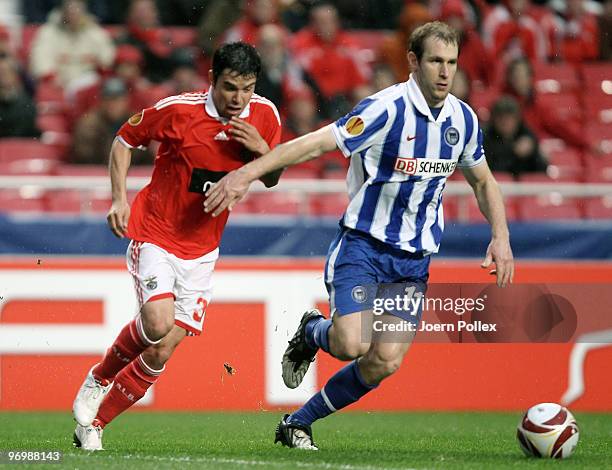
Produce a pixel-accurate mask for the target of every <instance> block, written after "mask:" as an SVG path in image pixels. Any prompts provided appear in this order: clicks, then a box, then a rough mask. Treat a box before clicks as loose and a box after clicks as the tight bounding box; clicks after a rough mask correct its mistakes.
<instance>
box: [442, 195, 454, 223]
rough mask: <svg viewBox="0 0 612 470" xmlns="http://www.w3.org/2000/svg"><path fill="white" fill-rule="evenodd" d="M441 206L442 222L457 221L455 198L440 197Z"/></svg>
mask: <svg viewBox="0 0 612 470" xmlns="http://www.w3.org/2000/svg"><path fill="white" fill-rule="evenodd" d="M442 205H443V207H444V221H445V222H449V221H454V220H457V197H456V196H442Z"/></svg>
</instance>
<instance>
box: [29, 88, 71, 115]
mask: <svg viewBox="0 0 612 470" xmlns="http://www.w3.org/2000/svg"><path fill="white" fill-rule="evenodd" d="M34 100H35V101H36V108H37V110H38V113H39V114H47V113H61V112H64V111H65V110H66V106H67V105H66V102H65V97H64V90H62V88H60V87H58V86H57V85H54V84H53V83H50V82H41V83H39V85H38V87H37V88H36V95H35V96H34Z"/></svg>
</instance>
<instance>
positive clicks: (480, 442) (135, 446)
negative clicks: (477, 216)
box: [0, 412, 612, 470]
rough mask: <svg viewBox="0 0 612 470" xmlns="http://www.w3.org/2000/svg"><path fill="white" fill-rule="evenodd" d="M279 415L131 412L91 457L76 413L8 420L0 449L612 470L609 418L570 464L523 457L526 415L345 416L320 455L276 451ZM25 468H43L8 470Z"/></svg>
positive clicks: (590, 425)
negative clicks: (520, 425)
mask: <svg viewBox="0 0 612 470" xmlns="http://www.w3.org/2000/svg"><path fill="white" fill-rule="evenodd" d="M280 416H281V413H272V412H262V413H152V412H130V413H127V414H125V415H122V416H120V417H119V418H117V420H116V421H114V422H113V423H111V424H110V425H109V426H108V427H107V429H106V430H105V433H104V447H105V448H106V450H105V451H103V452H96V453H87V452H83V451H81V450H79V449H75V448H73V447H72V432H73V429H74V424H73V421H72V417H71V416H70V415H69V414H68V413H0V450H9V449H10V450H17V449H19V450H62V451H64V460H63V462H62V464H61V465H52V466H51V467H50V468H81V469H87V468H92V469H98V468H122V469H130V470H131V469H140V468H151V469H158V468H185V467H189V468H198V469H220V470H223V469H232V468H256V469H262V470H265V469H285V468H287V469H307V470H308V469H313V470H314V469H329V470H334V469H338V470H368V469H372V470H374V469H400V468H401V469H404V468H429V469H439V468H442V469H444V468H449V469H468V468H469V469H482V468H495V469H498V468H520V469H523V468H527V469H529V468H541V467H546V468H594V469H595V468H597V469H603V468H612V415H610V414H607V415H606V414H589V413H578V414H576V418H577V421H578V425H579V426H580V431H581V435H580V443H579V445H578V449H577V450H576V452H575V454H574V455H573V456H572V457H571V458H570V459H568V460H564V461H555V460H541V459H528V458H526V457H524V456H523V455H522V453H521V451H520V449H519V447H518V444H517V442H516V438H515V427H516V424H517V422H518V421H519V419H520V414H519V413H475V412H474V413H472V412H464V413H382V412H372V413H353V412H344V413H337V414H335V415H333V416H330V417H328V418H327V419H325V420H322V421H319V422H318V423H316V424H315V426H314V438H315V442H316V443H317V444H318V445H319V447H320V450H319V451H318V452H307V451H300V450H295V449H287V448H282V447H281V446H280V444H277V445H274V444H273V439H274V428H275V426H276V424H277V422H278V420H279V418H280ZM0 466H1V465H0ZM26 467H27V468H34V467H36V468H41V466H40V465H36V466H34V465H24V464H20V465H17V466H13V465H11V466H10V467H8V466H7V468H15V469H17V468H26ZM42 468H45V466H43V467H42Z"/></svg>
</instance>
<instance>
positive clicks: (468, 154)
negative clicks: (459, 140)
mask: <svg viewBox="0 0 612 470" xmlns="http://www.w3.org/2000/svg"><path fill="white" fill-rule="evenodd" d="M461 108H462V111H463V119H464V121H465V140H464V148H463V152H462V153H461V155H460V156H459V162H458V163H457V167H459V168H471V167H474V166H476V165H480V164H481V163H483V162H484V161H485V160H486V159H485V153H484V150H483V147H482V129H481V128H480V126H479V125H478V118H477V117H476V114H475V113H474V111H472V110H471V109H470V108H469V107H468V106H467V105H466V104H465V103H463V102H462V103H461Z"/></svg>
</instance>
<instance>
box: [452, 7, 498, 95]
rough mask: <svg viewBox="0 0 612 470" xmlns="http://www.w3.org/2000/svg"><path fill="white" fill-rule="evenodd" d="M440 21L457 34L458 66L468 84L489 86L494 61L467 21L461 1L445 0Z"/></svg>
mask: <svg viewBox="0 0 612 470" xmlns="http://www.w3.org/2000/svg"><path fill="white" fill-rule="evenodd" d="M440 19H441V20H442V21H444V22H446V23H448V24H449V25H450V26H451V27H453V28H454V29H455V30H457V32H458V33H459V36H460V44H459V64H460V65H461V68H462V69H463V70H464V71H465V73H467V75H468V77H469V79H470V82H471V83H473V84H474V86H482V85H484V86H485V87H488V86H490V85H491V84H492V83H493V81H494V80H495V65H496V61H495V60H494V59H493V57H492V56H491V54H490V53H489V51H488V50H487V48H485V46H484V44H483V42H482V40H481V39H480V36H479V34H478V32H477V31H476V30H475V29H474V26H473V25H472V23H471V22H470V20H469V19H468V8H467V6H466V4H465V3H464V2H463V0H446V1H445V2H444V3H443V4H442V10H441V12H440Z"/></svg>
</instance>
